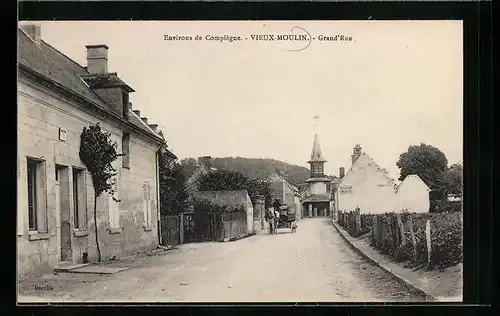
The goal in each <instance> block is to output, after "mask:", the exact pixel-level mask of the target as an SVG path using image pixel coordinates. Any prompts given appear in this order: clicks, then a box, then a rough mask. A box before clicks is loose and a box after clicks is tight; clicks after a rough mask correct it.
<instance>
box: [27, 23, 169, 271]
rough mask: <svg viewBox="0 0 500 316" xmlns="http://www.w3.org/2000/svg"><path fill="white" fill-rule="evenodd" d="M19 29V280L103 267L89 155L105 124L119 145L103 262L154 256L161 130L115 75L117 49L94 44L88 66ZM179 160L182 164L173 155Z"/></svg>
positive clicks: (104, 212) (102, 217) (100, 216)
mask: <svg viewBox="0 0 500 316" xmlns="http://www.w3.org/2000/svg"><path fill="white" fill-rule="evenodd" d="M21 28H22V29H19V30H18V35H17V38H18V54H19V55H18V56H19V57H18V58H19V59H18V70H19V76H18V90H17V93H18V113H17V126H18V131H17V133H18V142H17V165H18V167H17V168H18V169H17V268H18V277H19V279H23V278H25V277H28V276H30V275H36V274H39V273H41V272H47V271H48V270H50V269H53V268H55V267H57V266H59V265H61V264H66V263H69V264H72V263H82V262H84V261H85V260H88V261H89V262H92V261H95V260H96V259H97V246H96V242H95V240H96V238H95V235H96V231H95V229H94V227H95V226H94V217H93V215H92V214H93V204H94V188H93V186H92V177H91V175H90V173H89V172H88V170H87V169H86V166H85V165H84V164H83V162H82V161H81V159H80V157H79V148H80V135H81V133H82V130H83V128H84V127H88V126H89V125H91V124H94V123H96V122H98V123H99V124H100V126H101V128H102V129H103V131H105V132H109V133H110V135H111V139H112V140H113V141H115V142H116V144H117V147H118V148H117V151H118V152H119V153H123V154H124V156H122V157H119V158H118V159H117V160H116V161H115V163H114V167H115V169H116V172H117V175H116V177H115V178H114V181H116V182H115V191H116V197H117V198H118V199H119V200H120V201H119V202H117V201H115V200H113V198H112V197H111V196H110V195H108V194H106V193H103V194H102V195H101V196H99V197H98V198H97V227H98V237H99V245H100V250H101V255H102V259H103V260H107V259H109V258H111V257H113V256H116V257H120V256H126V255H130V254H134V253H137V252H143V251H150V250H152V249H154V248H155V247H156V246H157V245H158V243H159V235H160V234H159V232H158V229H159V225H158V217H159V216H158V215H159V193H158V192H159V185H158V159H159V150H160V149H161V148H163V149H164V148H165V147H166V146H165V140H164V138H163V136H162V135H161V132H160V131H159V130H158V126H157V125H155V124H151V123H148V119H147V118H145V117H141V116H140V112H139V111H138V110H133V109H132V104H131V103H130V102H129V93H131V92H134V90H133V89H132V88H131V87H129V86H128V85H127V84H126V83H124V82H123V81H122V80H121V79H120V78H119V77H118V75H117V74H116V73H110V72H108V47H107V46H106V45H88V46H86V49H87V66H86V67H84V66H81V65H79V64H78V63H77V62H75V61H73V60H71V59H70V58H68V57H67V56H65V55H64V54H63V53H61V52H59V51H58V50H56V49H55V48H53V47H52V46H50V45H49V44H47V43H46V42H44V41H43V40H42V39H41V29H40V27H39V26H36V25H24V26H22V27H21ZM172 156H175V155H173V154H172Z"/></svg>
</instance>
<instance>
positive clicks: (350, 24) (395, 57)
mask: <svg viewBox="0 0 500 316" xmlns="http://www.w3.org/2000/svg"><path fill="white" fill-rule="evenodd" d="M30 23H33V22H30ZM35 23H37V24H40V25H41V37H42V39H43V40H44V41H46V42H47V43H49V44H50V45H52V46H53V47H55V48H56V49H58V50H59V51H61V52H62V53H64V54H65V55H66V56H68V57H70V58H72V59H73V60H75V61H76V62H78V63H79V64H81V65H82V66H86V64H87V62H86V48H85V45H88V44H106V45H107V46H108V47H109V51H108V70H109V71H110V72H117V73H118V76H119V77H120V78H121V79H122V80H123V81H125V82H126V83H127V84H128V85H129V86H131V87H132V88H133V89H134V90H135V91H136V92H134V93H131V95H130V101H131V102H132V103H133V108H134V109H138V110H140V111H141V116H146V117H148V121H149V123H156V124H158V125H159V126H160V128H161V129H162V131H163V133H164V135H165V138H166V140H167V143H168V146H169V148H170V149H171V150H172V151H173V152H174V153H175V154H176V155H177V156H178V157H179V158H180V159H183V158H186V157H199V156H204V155H209V156H212V157H231V156H234V157H235V156H239V157H253V158H273V159H277V160H281V161H285V162H288V163H292V164H297V165H301V166H305V167H307V166H308V165H307V163H306V161H307V160H308V159H309V157H310V154H311V150H312V145H313V140H314V134H315V133H317V134H318V136H319V140H320V143H321V148H322V151H323V156H324V158H325V159H326V160H327V161H328V162H327V163H326V164H325V172H326V173H327V174H331V175H332V174H334V175H337V174H338V168H339V167H345V168H346V170H347V169H348V168H349V167H350V165H351V157H350V155H351V154H352V149H353V147H354V145H356V144H360V145H361V147H362V149H363V151H365V152H366V153H367V154H368V155H370V156H371V157H373V158H374V159H375V161H376V162H377V163H378V164H379V165H380V166H381V167H382V168H386V169H387V170H388V172H389V174H390V175H391V176H392V177H395V178H397V177H398V174H399V169H398V168H397V166H396V161H397V160H398V157H399V155H400V154H401V153H403V152H405V151H406V150H407V149H408V147H409V146H410V145H417V144H420V143H421V142H423V143H426V144H430V145H433V146H435V147H437V148H439V149H441V150H442V151H443V152H444V153H445V155H446V157H447V158H448V161H449V164H452V163H456V162H460V161H462V155H463V149H462V138H463V93H462V91H463V86H462V84H463V69H462V67H463V62H462V58H463V56H462V22H461V21H244V22H243V21H232V22H225V21H217V22H216V21H212V22H207V21H197V22H193V21H191V22H187V21H122V22H116V21H113V22H111V21H109V22H104V21H103V22H95V21H85V22H83V21H64V22H61V21H57V22H56V21H44V22H35ZM295 26H297V27H299V28H295V29H293V31H292V28H293V27H295ZM225 34H227V35H232V36H241V38H242V39H245V38H248V40H242V41H233V42H231V43H229V42H227V41H226V42H220V41H219V42H218V41H207V40H200V41H196V40H191V41H187V40H182V41H172V40H165V39H164V36H165V35H169V36H175V35H178V36H181V35H182V36H191V37H192V38H193V39H194V38H195V36H196V35H200V36H201V37H202V38H205V36H206V35H225ZM253 34H306V35H308V36H309V35H310V36H311V37H313V38H314V40H312V41H311V43H310V45H309V46H307V43H308V41H306V42H304V41H302V42H298V41H293V42H290V41H253V40H252V39H251V35H253ZM336 34H339V35H344V36H345V37H351V39H352V40H351V41H319V40H318V38H319V35H323V36H328V37H332V36H334V35H336ZM306 46H307V47H306ZM304 47H305V49H303V48H304ZM315 116H319V119H317V120H314V119H313V117H315Z"/></svg>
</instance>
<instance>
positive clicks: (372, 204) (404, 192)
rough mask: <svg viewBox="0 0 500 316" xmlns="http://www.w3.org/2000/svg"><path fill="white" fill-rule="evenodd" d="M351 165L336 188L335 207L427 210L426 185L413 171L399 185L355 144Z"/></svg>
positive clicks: (378, 210) (379, 211) (375, 211)
mask: <svg viewBox="0 0 500 316" xmlns="http://www.w3.org/2000/svg"><path fill="white" fill-rule="evenodd" d="M351 159H352V165H351V168H350V169H349V170H348V171H347V173H346V174H345V176H343V168H341V172H340V173H341V179H340V181H339V183H338V184H337V186H336V188H335V193H334V194H335V197H334V201H335V209H336V210H340V211H352V210H355V209H356V208H357V207H359V209H360V211H361V213H368V214H383V213H389V212H400V211H401V210H403V209H408V210H411V211H412V212H427V211H428V210H429V188H428V187H427V185H425V183H424V182H423V181H422V180H421V179H420V178H419V177H418V176H416V175H409V176H407V177H406V178H405V181H403V182H402V183H401V184H400V185H399V186H398V185H397V184H396V182H395V180H394V179H393V178H391V177H390V176H389V174H388V172H387V170H385V169H383V168H381V167H380V166H379V165H378V164H377V163H376V162H375V161H374V160H373V158H371V157H370V156H369V155H368V154H366V153H365V152H362V151H361V146H360V145H356V146H355V147H354V150H353V154H352V155H351Z"/></svg>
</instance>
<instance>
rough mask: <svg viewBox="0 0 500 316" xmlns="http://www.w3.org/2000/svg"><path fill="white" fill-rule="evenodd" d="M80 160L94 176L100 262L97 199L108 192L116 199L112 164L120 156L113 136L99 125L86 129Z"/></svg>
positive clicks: (95, 220) (95, 215) (95, 213)
mask: <svg viewBox="0 0 500 316" xmlns="http://www.w3.org/2000/svg"><path fill="white" fill-rule="evenodd" d="M79 156H80V159H81V160H82V162H83V163H84V164H85V166H86V167H87V170H88V171H89V172H90V175H91V176H92V185H93V187H94V225H95V242H96V246H97V254H98V261H101V250H100V248H99V237H98V231H97V198H98V197H99V196H100V195H101V194H102V193H103V192H107V193H108V194H110V195H111V196H112V197H113V200H114V201H116V202H119V200H118V199H116V198H115V196H114V194H115V190H114V185H115V182H114V176H115V175H116V170H115V168H114V167H113V165H112V163H113V162H114V161H115V160H116V159H117V158H118V157H120V156H123V155H122V154H120V153H117V151H116V143H114V142H113V141H112V140H111V134H110V133H107V132H103V131H102V130H101V127H100V126H99V123H96V124H95V125H90V126H89V127H84V128H83V131H82V134H81V135H80V152H79Z"/></svg>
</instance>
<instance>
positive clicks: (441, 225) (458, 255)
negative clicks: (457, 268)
mask: <svg viewBox="0 0 500 316" xmlns="http://www.w3.org/2000/svg"><path fill="white" fill-rule="evenodd" d="M431 245H432V256H431V265H432V266H438V267H440V268H445V267H448V266H452V265H455V264H457V263H460V262H462V260H463V227H462V219H461V213H444V214H439V216H434V217H433V219H432V221H431Z"/></svg>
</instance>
